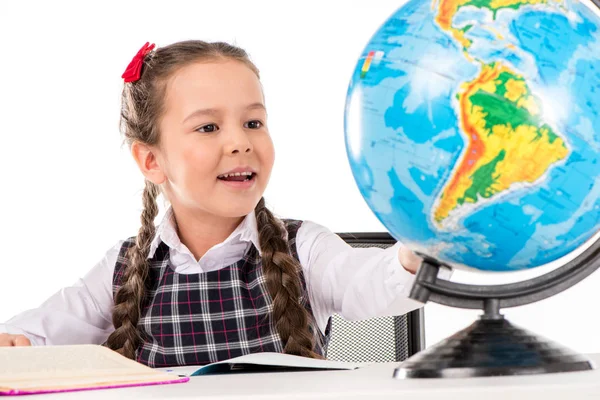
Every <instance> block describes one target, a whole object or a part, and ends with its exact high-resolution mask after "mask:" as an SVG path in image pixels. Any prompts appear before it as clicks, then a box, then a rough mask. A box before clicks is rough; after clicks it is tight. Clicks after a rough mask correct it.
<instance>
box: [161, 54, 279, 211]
mask: <svg viewBox="0 0 600 400" xmlns="http://www.w3.org/2000/svg"><path fill="white" fill-rule="evenodd" d="M164 105H165V109H164V112H163V115H162V119H161V120H160V135H161V138H160V142H161V144H160V149H158V151H157V156H156V157H157V162H158V165H159V166H160V169H161V170H162V172H163V174H164V182H162V183H164V189H165V191H166V195H167V196H168V199H169V201H170V202H171V204H173V206H174V207H178V208H180V209H181V208H182V207H183V208H184V209H186V210H189V211H192V212H198V211H199V212H201V213H209V214H212V215H215V216H222V217H241V216H244V215H247V214H248V213H250V212H251V211H252V210H253V209H254V207H255V206H256V204H257V203H258V201H259V200H260V198H261V197H262V195H263V192H264V191H265V188H266V186H267V183H268V181H269V177H270V176H271V169H272V168H273V162H274V158H275V154H274V149H273V142H272V141H271V137H270V135H269V131H268V129H267V113H266V109H265V105H264V98H263V93H262V88H261V85H260V82H259V80H258V78H257V76H256V74H255V73H254V72H253V71H252V70H251V69H250V68H248V67H247V66H246V65H244V64H243V63H241V62H237V61H217V62H198V63H194V64H191V65H188V66H186V67H184V68H182V69H180V70H178V71H177V72H176V73H175V74H174V75H173V76H172V77H171V78H170V79H169V80H168V82H167V86H166V98H165V103H164ZM236 172H238V173H241V176H232V175H229V176H228V175H226V174H232V173H236Z"/></svg>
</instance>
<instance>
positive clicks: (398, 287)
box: [296, 221, 423, 332]
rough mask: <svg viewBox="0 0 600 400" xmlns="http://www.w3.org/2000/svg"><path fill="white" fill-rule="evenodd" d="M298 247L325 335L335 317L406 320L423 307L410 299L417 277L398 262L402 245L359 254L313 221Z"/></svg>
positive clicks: (299, 236)
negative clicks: (403, 317)
mask: <svg viewBox="0 0 600 400" xmlns="http://www.w3.org/2000/svg"><path fill="white" fill-rule="evenodd" d="M296 246H297V250H298V258H299V261H300V263H301V264H302V268H303V271H304V275H305V277H306V283H307V287H308V292H309V300H310V303H311V307H312V311H313V314H314V316H315V318H316V320H317V324H318V325H319V328H320V329H321V331H323V332H324V331H325V328H326V325H327V321H328V319H329V317H330V316H331V315H333V314H335V313H337V314H340V315H341V316H342V317H343V318H345V319H347V320H363V319H369V318H374V317H380V316H388V315H403V314H406V313H407V312H410V311H412V310H415V309H417V308H419V307H421V306H422V305H423V303H420V302H418V301H416V300H412V299H410V298H409V297H408V295H409V293H410V290H411V288H412V284H413V282H414V279H415V276H414V275H413V274H411V273H410V272H408V271H406V270H405V269H404V267H403V266H402V265H401V264H400V260H399V259H398V250H399V248H400V246H401V243H400V242H396V244H394V245H393V246H391V247H389V248H387V249H382V248H378V247H370V248H354V247H351V246H350V245H349V244H347V243H346V242H345V241H344V240H343V239H342V238H341V237H339V236H338V235H336V234H335V233H333V232H331V231H330V230H328V229H327V228H325V227H323V226H321V225H319V224H316V223H314V222H312V221H304V222H303V224H302V225H301V226H300V228H299V230H298V233H297V237H296Z"/></svg>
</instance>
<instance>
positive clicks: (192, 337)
mask: <svg viewBox="0 0 600 400" xmlns="http://www.w3.org/2000/svg"><path fill="white" fill-rule="evenodd" d="M283 222H284V224H285V227H286V230H287V232H288V242H289V247H290V254H291V256H292V257H294V258H295V259H298V254H297V251H296V233H297V232H298V229H299V228H300V225H301V224H302V222H301V221H297V220H284V221H283ZM134 240H135V238H130V239H128V240H126V241H125V242H124V243H123V245H122V247H121V249H120V252H119V256H118V258H117V263H116V265H115V272H114V275H113V295H114V294H115V293H116V292H117V290H118V289H119V287H120V285H121V282H122V278H123V273H124V270H125V266H126V264H127V260H126V253H127V249H128V248H129V247H131V246H133V245H134ZM149 263H150V268H149V282H152V287H151V288H150V289H149V290H148V291H147V296H148V297H147V301H146V302H145V304H144V306H143V309H142V317H141V318H140V320H139V323H138V329H139V330H140V332H141V334H142V338H143V342H142V344H141V345H140V346H139V348H138V349H137V351H136V360H137V361H138V362H140V363H143V364H146V365H148V366H150V367H170V366H182V365H203V364H208V363H212V362H215V361H220V360H225V359H229V358H233V357H238V356H242V355H245V354H250V353H256V352H265V351H269V352H283V348H284V345H285V344H284V343H282V341H281V338H280V337H279V334H278V333H277V331H276V330H275V326H274V323H273V320H272V318H271V312H272V309H273V305H272V299H271V296H270V295H269V293H268V290H267V286H266V282H265V278H264V275H263V271H262V263H261V258H260V255H259V253H258V250H257V249H256V247H255V246H254V245H251V246H250V247H249V250H248V251H246V254H245V255H244V257H243V259H241V260H240V261H238V262H237V263H235V264H232V265H229V266H227V267H225V268H222V269H220V270H217V271H210V272H206V273H198V274H178V273H176V272H175V271H174V270H173V268H171V266H170V263H169V248H168V246H167V245H165V244H164V243H162V242H161V244H160V245H159V246H158V248H157V249H156V252H155V254H154V256H153V257H152V258H151V259H150V260H149ZM299 272H300V277H301V283H302V295H301V298H300V302H301V304H302V305H303V306H304V307H305V308H306V309H307V310H308V311H309V313H310V315H311V316H312V311H311V307H310V302H309V298H308V293H307V289H306V280H305V277H304V274H303V272H302V270H300V271H299ZM312 319H313V325H312V326H313V328H312V331H313V332H314V334H315V335H316V336H317V337H316V340H315V343H316V345H315V349H314V351H315V352H316V353H319V354H323V353H324V347H325V341H326V340H325V336H324V335H323V334H322V333H321V331H320V330H319V329H318V327H317V326H316V323H315V322H314V317H313V318H312Z"/></svg>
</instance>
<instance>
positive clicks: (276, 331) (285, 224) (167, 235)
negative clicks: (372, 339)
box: [0, 41, 421, 367]
mask: <svg viewBox="0 0 600 400" xmlns="http://www.w3.org/2000/svg"><path fill="white" fill-rule="evenodd" d="M122 77H123V79H124V81H125V85H124V89H123V94H122V109H121V126H122V130H123V132H124V135H125V137H126V140H127V142H128V144H129V146H130V149H131V154H132V155H133V157H134V159H135V161H136V163H137V165H138V167H139V169H140V171H141V172H142V174H143V175H144V177H145V179H146V187H145V189H144V193H143V204H144V209H143V212H142V215H141V223H142V226H141V228H140V230H139V232H138V234H137V236H136V237H133V238H130V239H127V240H125V241H120V242H119V243H117V244H116V246H114V247H113V248H112V249H110V250H109V251H108V252H107V253H106V256H105V257H104V259H103V260H101V261H100V262H99V263H98V264H97V265H96V266H95V267H94V268H93V269H92V270H91V271H90V272H89V273H88V274H87V275H86V276H85V277H84V278H83V279H81V280H80V281H79V282H78V283H77V284H76V285H74V286H72V287H68V288H64V289H62V290H61V291H60V292H58V293H57V294H55V295H54V296H52V297H51V298H50V299H48V300H47V301H46V302H45V303H44V304H42V305H41V307H39V308H38V309H34V310H30V311H27V312H24V313H22V314H20V315H18V316H16V317H14V318H12V319H11V320H10V321H8V323H7V324H5V325H4V326H3V327H2V326H0V329H2V332H4V333H2V334H0V345H3V346H18V345H30V344H33V345H52V344H54V345H56V344H75V343H97V344H105V345H106V346H108V347H110V348H111V349H114V350H116V351H118V352H120V353H121V354H123V355H125V356H127V357H129V358H134V359H136V360H137V361H139V362H142V363H144V364H147V365H149V366H153V367H154V366H157V367H158V366H160V367H166V366H177V365H189V364H193V365H199V364H206V363H210V362H215V361H219V360H223V359H227V358H232V357H236V356H240V355H243V354H248V353H252V352H259V351H277V352H286V353H289V354H296V355H301V356H306V357H321V356H322V354H323V350H324V349H323V347H324V344H325V342H324V340H325V337H326V334H327V322H328V319H329V317H330V316H331V315H332V314H333V313H340V314H341V315H342V316H343V317H345V318H348V319H365V318H371V317H375V316H380V315H399V314H403V313H406V312H408V311H410V310H412V309H414V308H416V307H419V306H420V305H421V304H420V303H418V302H415V301H412V300H410V299H408V298H407V295H408V292H409V290H410V288H411V284H412V279H413V274H414V272H415V271H416V269H417V268H418V266H419V265H420V261H421V259H420V258H419V257H417V256H416V255H415V254H414V253H412V252H411V251H410V250H408V249H407V248H404V247H401V246H400V244H399V243H397V244H396V245H395V246H393V247H392V248H389V249H386V250H383V249H379V248H369V249H354V248H351V247H350V246H349V245H347V244H346V243H345V242H344V241H343V240H342V239H341V238H339V237H338V236H337V235H335V234H333V233H332V232H330V231H329V230H327V229H326V228H324V227H322V226H320V225H318V224H315V223H313V222H310V221H304V222H302V221H296V220H279V219H277V218H276V217H275V216H274V215H273V214H272V213H271V212H270V211H269V210H268V209H267V208H266V207H265V201H264V199H263V198H262V195H263V192H264V190H265V187H266V185H267V182H268V181H269V177H270V174H271V168H272V166H273V161H274V151H273V144H272V142H271V138H270V136H269V131H268V128H267V124H266V120H267V113H266V109H265V105H264V104H265V102H264V97H263V93H262V88H261V84H260V81H259V73H258V70H257V68H256V67H255V66H254V65H253V64H252V62H251V61H250V60H249V58H248V56H247V54H246V53H245V52H244V51H243V50H242V49H240V48H238V47H234V46H231V45H229V44H226V43H205V42H201V41H186V42H180V43H175V44H172V45H170V46H167V47H163V48H159V49H157V50H154V45H151V46H149V45H148V44H146V45H144V47H142V49H140V51H139V52H138V54H137V55H136V56H135V57H134V58H133V60H132V61H131V63H130V64H129V66H128V68H127V70H126V71H125V73H124V74H123V76H122ZM160 193H162V194H163V195H164V196H165V198H166V199H167V200H168V202H169V203H170V206H169V208H168V210H167V212H166V215H165V217H164V219H163V221H162V222H161V223H160V224H159V225H158V227H155V225H154V219H155V217H156V216H157V213H158V208H157V204H156V198H157V196H158V195H159V194H160Z"/></svg>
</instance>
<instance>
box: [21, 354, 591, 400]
mask: <svg viewBox="0 0 600 400" xmlns="http://www.w3.org/2000/svg"><path fill="white" fill-rule="evenodd" d="M589 357H590V358H591V359H592V360H593V361H594V362H595V363H596V365H597V366H599V368H600V354H594V355H589ZM397 365H398V364H397V363H393V364H392V363H388V364H375V365H372V366H368V367H364V368H360V369H357V370H352V371H317V372H273V373H238V374H227V375H212V376H198V377H192V378H190V381H189V382H186V383H179V384H170V385H157V386H146V387H134V388H123V389H105V390H97V391H82V392H71V393H62V394H52V395H39V396H38V395H35V396H27V397H28V400H69V399H86V400H87V399H90V400H94V399H102V400H105V399H111V400H112V399H127V400H131V399H219V400H229V399H245V400H258V399H278V400H287V399H296V400H297V399H328V400H331V399H369V400H370V399H394V400H399V399H406V400H433V399H436V400H437V399H443V400H450V399H460V400H500V399H502V400H517V399H526V400H537V399H543V400H587V399H594V400H600V369H596V370H594V371H588V372H569V373H562V374H544V375H530V376H518V377H494V378H472V379H411V380H396V379H393V378H392V373H393V371H394V368H395V367H396V366H397Z"/></svg>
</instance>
